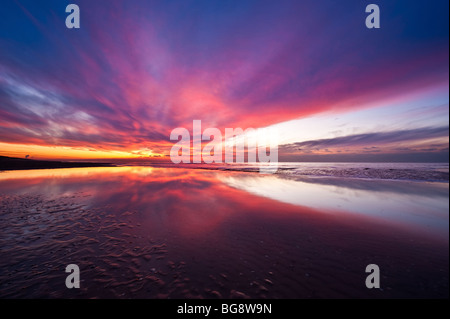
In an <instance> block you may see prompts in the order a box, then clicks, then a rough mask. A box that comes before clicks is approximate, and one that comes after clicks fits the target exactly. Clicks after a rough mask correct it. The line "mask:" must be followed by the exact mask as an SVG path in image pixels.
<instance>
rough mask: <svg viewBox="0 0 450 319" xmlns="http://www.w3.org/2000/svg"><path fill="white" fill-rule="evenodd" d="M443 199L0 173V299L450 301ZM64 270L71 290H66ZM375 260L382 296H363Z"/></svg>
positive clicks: (359, 183) (285, 182)
mask: <svg viewBox="0 0 450 319" xmlns="http://www.w3.org/2000/svg"><path fill="white" fill-rule="evenodd" d="M448 197H449V188H448V183H442V182H441V183H434V182H418V181H415V182H410V181H408V182H406V181H386V180H362V179H348V178H336V177H334V178H328V177H321V178H308V177H305V176H297V175H295V174H294V175H293V174H277V175H261V174H257V173H249V172H229V171H214V170H201V169H184V168H154V167H116V168H73V169H54V170H30V171H11V172H2V173H0V223H1V226H2V229H1V230H0V269H1V273H0V297H3V298H33V297H39V298H55V297H56V298H61V297H62V298H246V297H250V298H361V297H369V298H370V297H374V298H398V297H416V298H427V297H448ZM72 263H75V264H77V265H78V266H79V267H80V271H81V288H80V289H67V288H66V286H65V279H66V276H67V275H68V274H66V273H65V271H64V270H65V267H66V266H67V265H68V264H72ZM372 263H374V264H377V265H378V266H379V267H380V270H381V289H367V288H366V286H365V279H366V276H367V274H366V273H365V267H366V266H367V265H368V264H372Z"/></svg>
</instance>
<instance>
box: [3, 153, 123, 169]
mask: <svg viewBox="0 0 450 319" xmlns="http://www.w3.org/2000/svg"><path fill="white" fill-rule="evenodd" d="M115 166H116V165H114V164H111V163H91V162H61V161H40V160H32V159H23V158H15V157H7V156H0V171H12V170H28V169H54V168H75V167H115Z"/></svg>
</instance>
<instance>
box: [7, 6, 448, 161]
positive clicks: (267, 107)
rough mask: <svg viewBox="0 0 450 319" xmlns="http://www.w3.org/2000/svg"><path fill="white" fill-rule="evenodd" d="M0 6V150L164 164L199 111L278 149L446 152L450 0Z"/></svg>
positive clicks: (292, 152)
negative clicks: (274, 136) (274, 140)
mask: <svg viewBox="0 0 450 319" xmlns="http://www.w3.org/2000/svg"><path fill="white" fill-rule="evenodd" d="M70 3H75V4H77V5H78V6H79V8H80V28H79V29H68V28H66V26H65V19H66V17H67V15H68V13H66V12H65V8H66V6H67V5H68V4H70ZM369 3H376V4H377V5H378V6H379V7H380V13H381V15H380V17H381V20H380V21H381V22H380V23H381V28H379V29H368V28H366V26H365V19H366V17H367V15H368V13H366V12H365V7H366V5H367V4H369ZM0 7H1V10H0V155H5V156H14V157H28V158H36V159H113V158H142V159H144V160H167V159H168V154H169V152H170V149H171V147H172V145H173V144H174V143H175V142H174V141H171V140H170V133H171V131H172V130H173V129H175V128H177V127H185V128H187V129H189V130H192V123H193V120H201V121H202V127H203V128H207V127H215V128H218V129H219V130H220V131H222V132H224V131H225V128H237V127H241V128H243V129H246V128H264V127H269V128H276V129H277V132H278V144H279V152H278V154H279V160H280V161H349V162H352V161H377V162H380V161H381V162H382V161H388V162H391V161H393V162H396V161H397V162H398V161H401V162H417V161H419V162H420V161H422V162H448V160H449V155H448V154H449V120H448V115H449V62H448V58H449V28H448V26H449V16H448V9H449V8H448V7H449V3H448V1H447V0H435V1H422V0H420V1H412V0H411V1H384V0H373V1H371V2H368V1H360V0H355V1H348V0H346V1H331V0H330V1H328V0H321V1H315V0H302V1H300V0H292V1H288V0H281V1H274V0H270V1H266V0H255V1H253V0H239V1H238V0H236V1H235V0H230V1H223V0H204V1H203V0H196V1H189V0H178V1H170V0H164V1H151V0H145V1H144V0H128V1H116V0H109V1H106V0H98V1H92V0H90V1H75V0H71V1H62V0H43V1H25V0H5V1H1V4H0Z"/></svg>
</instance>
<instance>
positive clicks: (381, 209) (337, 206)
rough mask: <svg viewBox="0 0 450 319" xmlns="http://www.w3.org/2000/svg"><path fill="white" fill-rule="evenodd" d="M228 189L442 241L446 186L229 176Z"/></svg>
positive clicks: (445, 226) (445, 227)
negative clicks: (373, 220)
mask: <svg viewBox="0 0 450 319" xmlns="http://www.w3.org/2000/svg"><path fill="white" fill-rule="evenodd" d="M220 180H221V181H223V182H224V183H226V184H227V185H230V186H231V187H234V188H237V189H241V190H245V191H247V192H249V193H251V194H255V195H258V196H264V197H267V198H271V199H274V200H277V201H281V202H284V203H289V204H293V205H300V206H306V207H311V208H315V209H318V210H321V211H328V212H337V211H346V212H353V213H357V214H363V215H368V216H372V217H376V218H380V219H383V220H386V221H390V222H397V223H399V224H404V225H405V226H413V227H415V228H416V230H420V229H421V230H426V231H428V232H431V233H435V232H438V233H439V234H440V235H443V236H448V205H449V204H448V196H449V186H448V183H427V182H405V181H383V180H363V179H345V178H307V177H300V176H297V177H296V176H292V175H276V176H260V175H256V174H252V175H249V174H247V175H230V176H223V177H221V178H220Z"/></svg>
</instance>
